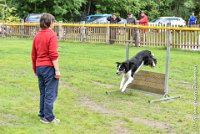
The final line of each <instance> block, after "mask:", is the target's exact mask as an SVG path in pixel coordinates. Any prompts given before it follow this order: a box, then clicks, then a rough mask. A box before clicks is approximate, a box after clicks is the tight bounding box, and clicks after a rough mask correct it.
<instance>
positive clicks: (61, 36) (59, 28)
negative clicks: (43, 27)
mask: <svg viewBox="0 0 200 134" xmlns="http://www.w3.org/2000/svg"><path fill="white" fill-rule="evenodd" d="M63 32H64V30H63V27H62V21H59V26H58V37H59V40H60V39H63Z"/></svg>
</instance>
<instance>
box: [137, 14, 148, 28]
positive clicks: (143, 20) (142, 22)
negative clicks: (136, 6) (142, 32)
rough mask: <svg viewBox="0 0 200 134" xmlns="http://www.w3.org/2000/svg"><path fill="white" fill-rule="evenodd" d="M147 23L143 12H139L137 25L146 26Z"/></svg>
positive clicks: (146, 17)
mask: <svg viewBox="0 0 200 134" xmlns="http://www.w3.org/2000/svg"><path fill="white" fill-rule="evenodd" d="M148 23H149V20H148V16H147V15H146V14H145V12H144V11H141V14H140V18H139V24H140V25H145V26H148ZM147 31H148V30H147Z"/></svg>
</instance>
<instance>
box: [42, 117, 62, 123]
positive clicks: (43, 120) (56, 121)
mask: <svg viewBox="0 0 200 134" xmlns="http://www.w3.org/2000/svg"><path fill="white" fill-rule="evenodd" d="M40 121H41V122H42V123H45V124H48V123H59V122H60V119H57V118H54V119H53V120H52V121H48V120H47V119H46V118H41V119H40Z"/></svg>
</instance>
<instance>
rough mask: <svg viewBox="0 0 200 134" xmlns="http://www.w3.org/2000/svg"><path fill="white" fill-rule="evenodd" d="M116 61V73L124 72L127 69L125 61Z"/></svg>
mask: <svg viewBox="0 0 200 134" xmlns="http://www.w3.org/2000/svg"><path fill="white" fill-rule="evenodd" d="M116 63H117V72H116V74H117V75H120V74H122V73H125V72H126V69H127V63H126V62H116Z"/></svg>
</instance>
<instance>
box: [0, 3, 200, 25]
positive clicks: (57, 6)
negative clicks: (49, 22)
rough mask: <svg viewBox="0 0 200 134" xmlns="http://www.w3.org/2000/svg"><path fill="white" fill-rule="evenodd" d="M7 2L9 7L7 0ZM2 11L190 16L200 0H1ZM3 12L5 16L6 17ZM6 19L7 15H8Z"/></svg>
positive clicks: (65, 17) (62, 16)
mask: <svg viewBox="0 0 200 134" xmlns="http://www.w3.org/2000/svg"><path fill="white" fill-rule="evenodd" d="M5 2H6V3H7V5H6V7H5V4H4V3H5ZM0 10H1V11H4V13H5V12H6V13H5V14H6V18H8V17H9V16H16V15H17V16H19V17H20V18H24V17H26V16H27V14H28V13H42V12H48V13H51V14H53V15H55V16H56V19H57V20H58V21H59V20H62V21H79V20H80V18H81V17H82V16H86V15H89V14H95V13H113V12H115V13H118V14H119V15H120V16H121V17H124V18H126V16H127V12H132V13H133V14H134V15H135V16H136V17H138V15H139V13H140V11H141V10H144V11H146V13H147V15H148V16H149V19H150V20H152V19H155V18H157V17H159V16H180V17H183V18H184V19H186V20H187V19H188V18H189V15H190V14H191V12H192V11H195V13H196V14H198V13H199V12H200V1H199V0H0ZM3 17H5V16H3V13H2V15H1V18H3ZM4 19H5V18H4Z"/></svg>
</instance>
